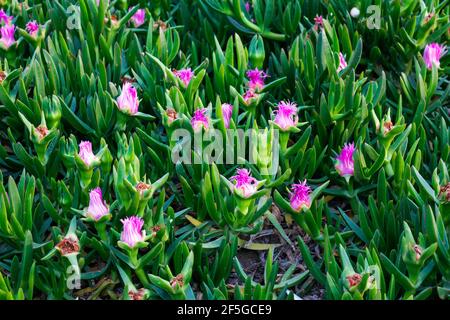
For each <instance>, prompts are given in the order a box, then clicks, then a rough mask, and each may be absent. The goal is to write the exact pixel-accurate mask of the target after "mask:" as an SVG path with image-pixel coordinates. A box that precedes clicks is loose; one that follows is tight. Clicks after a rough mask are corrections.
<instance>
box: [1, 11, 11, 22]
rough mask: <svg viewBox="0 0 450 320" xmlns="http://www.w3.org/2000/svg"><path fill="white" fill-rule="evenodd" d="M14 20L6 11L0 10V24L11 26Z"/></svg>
mask: <svg viewBox="0 0 450 320" xmlns="http://www.w3.org/2000/svg"><path fill="white" fill-rule="evenodd" d="M12 19H13V17H11V16H9V15H8V14H7V13H6V12H5V10H3V9H1V10H0V23H2V22H3V23H4V24H10V23H11V20H12Z"/></svg>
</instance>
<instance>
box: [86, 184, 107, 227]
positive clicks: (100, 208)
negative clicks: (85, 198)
mask: <svg viewBox="0 0 450 320" xmlns="http://www.w3.org/2000/svg"><path fill="white" fill-rule="evenodd" d="M108 214H109V209H108V206H107V205H106V202H105V201H104V200H103V195H102V189H100V188H98V187H97V188H95V189H93V190H92V191H91V192H90V193H89V207H88V209H87V212H86V216H87V217H89V218H92V219H93V220H95V221H98V220H100V219H101V218H103V217H104V216H106V215H108Z"/></svg>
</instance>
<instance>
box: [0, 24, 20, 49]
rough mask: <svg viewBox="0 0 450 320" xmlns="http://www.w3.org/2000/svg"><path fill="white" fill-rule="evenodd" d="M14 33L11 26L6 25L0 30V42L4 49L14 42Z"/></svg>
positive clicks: (14, 29)
mask: <svg viewBox="0 0 450 320" xmlns="http://www.w3.org/2000/svg"><path fill="white" fill-rule="evenodd" d="M15 32H16V26H15V25H13V24H7V25H4V26H3V27H1V28H0V33H1V38H0V42H1V43H2V44H3V45H4V46H5V47H6V48H9V47H10V46H12V45H13V44H14V43H15V42H16V39H15V38H14V33H15Z"/></svg>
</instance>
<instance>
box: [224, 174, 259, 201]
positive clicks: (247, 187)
mask: <svg viewBox="0 0 450 320" xmlns="http://www.w3.org/2000/svg"><path fill="white" fill-rule="evenodd" d="M236 173H237V174H236V175H235V176H232V177H231V178H230V181H235V182H236V184H235V186H234V188H235V190H236V191H237V192H238V194H239V195H241V196H242V197H243V198H248V197H250V196H252V195H253V194H254V193H255V192H256V189H257V182H258V180H256V179H255V178H253V177H252V176H251V175H250V171H248V170H247V169H237V172H236Z"/></svg>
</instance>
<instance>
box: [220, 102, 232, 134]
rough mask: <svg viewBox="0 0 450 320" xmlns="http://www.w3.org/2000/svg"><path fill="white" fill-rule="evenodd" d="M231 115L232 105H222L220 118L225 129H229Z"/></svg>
mask: <svg viewBox="0 0 450 320" xmlns="http://www.w3.org/2000/svg"><path fill="white" fill-rule="evenodd" d="M232 115H233V105H232V104H229V103H223V104H222V116H223V122H224V124H225V128H227V129H228V128H229V127H230V121H231V116H232Z"/></svg>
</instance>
